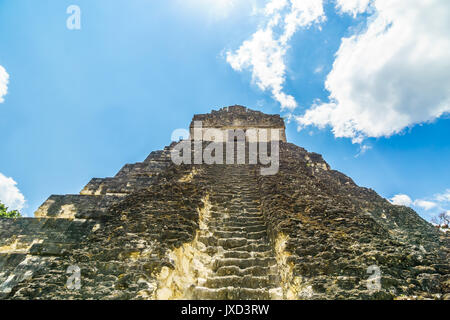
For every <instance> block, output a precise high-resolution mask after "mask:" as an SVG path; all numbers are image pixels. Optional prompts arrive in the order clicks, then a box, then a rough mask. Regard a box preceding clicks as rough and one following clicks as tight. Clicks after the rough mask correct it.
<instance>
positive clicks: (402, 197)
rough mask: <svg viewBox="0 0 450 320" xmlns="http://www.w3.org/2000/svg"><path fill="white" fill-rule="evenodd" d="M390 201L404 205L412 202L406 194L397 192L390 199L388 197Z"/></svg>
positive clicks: (407, 205) (409, 204)
mask: <svg viewBox="0 0 450 320" xmlns="http://www.w3.org/2000/svg"><path fill="white" fill-rule="evenodd" d="M390 202H391V203H392V204H395V205H397V206H406V207H409V206H411V205H412V203H413V201H412V200H411V198H410V197H409V196H408V195H406V194H397V195H395V196H394V197H393V198H392V199H390Z"/></svg>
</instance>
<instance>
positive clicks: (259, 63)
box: [226, 0, 325, 110]
mask: <svg viewBox="0 0 450 320" xmlns="http://www.w3.org/2000/svg"><path fill="white" fill-rule="evenodd" d="M262 16H263V24H262V26H261V27H260V28H259V29H258V30H257V31H256V32H255V33H254V34H253V35H252V36H251V37H250V39H248V40H246V41H244V42H243V43H242V45H241V46H240V47H239V49H237V50H236V51H235V52H231V51H228V52H227V57H226V59H227V62H228V63H229V64H230V65H231V67H232V68H233V69H234V70H236V71H243V70H250V71H251V72H252V81H253V82H254V83H256V85H257V86H258V87H259V88H260V89H261V90H263V91H266V90H268V91H270V92H271V93H272V96H273V98H274V99H275V100H276V101H278V102H279V103H280V105H281V109H282V110H283V109H289V110H293V109H295V108H296V107H297V102H296V100H295V98H294V97H293V96H291V95H288V94H286V93H285V92H284V82H285V79H286V65H285V61H284V58H285V55H286V52H287V50H288V49H289V41H290V40H291V38H292V36H293V35H294V33H295V32H296V31H297V30H298V29H299V28H307V27H310V26H311V25H312V24H314V23H317V22H320V21H323V20H325V16H324V11H323V3H322V0H290V1H287V0H270V1H269V2H268V3H267V5H266V7H265V8H264V10H262Z"/></svg>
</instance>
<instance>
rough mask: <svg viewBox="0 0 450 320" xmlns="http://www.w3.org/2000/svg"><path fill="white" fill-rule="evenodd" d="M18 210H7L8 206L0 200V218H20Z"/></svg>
mask: <svg viewBox="0 0 450 320" xmlns="http://www.w3.org/2000/svg"><path fill="white" fill-rule="evenodd" d="M20 217H21V215H20V212H19V211H17V210H11V211H8V207H6V206H5V205H4V204H3V203H1V202H0V218H20Z"/></svg>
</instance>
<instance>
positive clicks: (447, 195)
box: [435, 189, 450, 202]
mask: <svg viewBox="0 0 450 320" xmlns="http://www.w3.org/2000/svg"><path fill="white" fill-rule="evenodd" d="M435 199H436V201H439V202H450V189H447V190H445V192H444V193H441V194H437V195H436V196H435Z"/></svg>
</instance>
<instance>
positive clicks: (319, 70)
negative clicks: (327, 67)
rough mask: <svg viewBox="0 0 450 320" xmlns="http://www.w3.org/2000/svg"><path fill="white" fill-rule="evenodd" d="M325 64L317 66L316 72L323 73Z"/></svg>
mask: <svg viewBox="0 0 450 320" xmlns="http://www.w3.org/2000/svg"><path fill="white" fill-rule="evenodd" d="M323 68H324V67H323V66H317V67H316V68H315V69H314V73H316V74H317V73H322V71H323Z"/></svg>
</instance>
